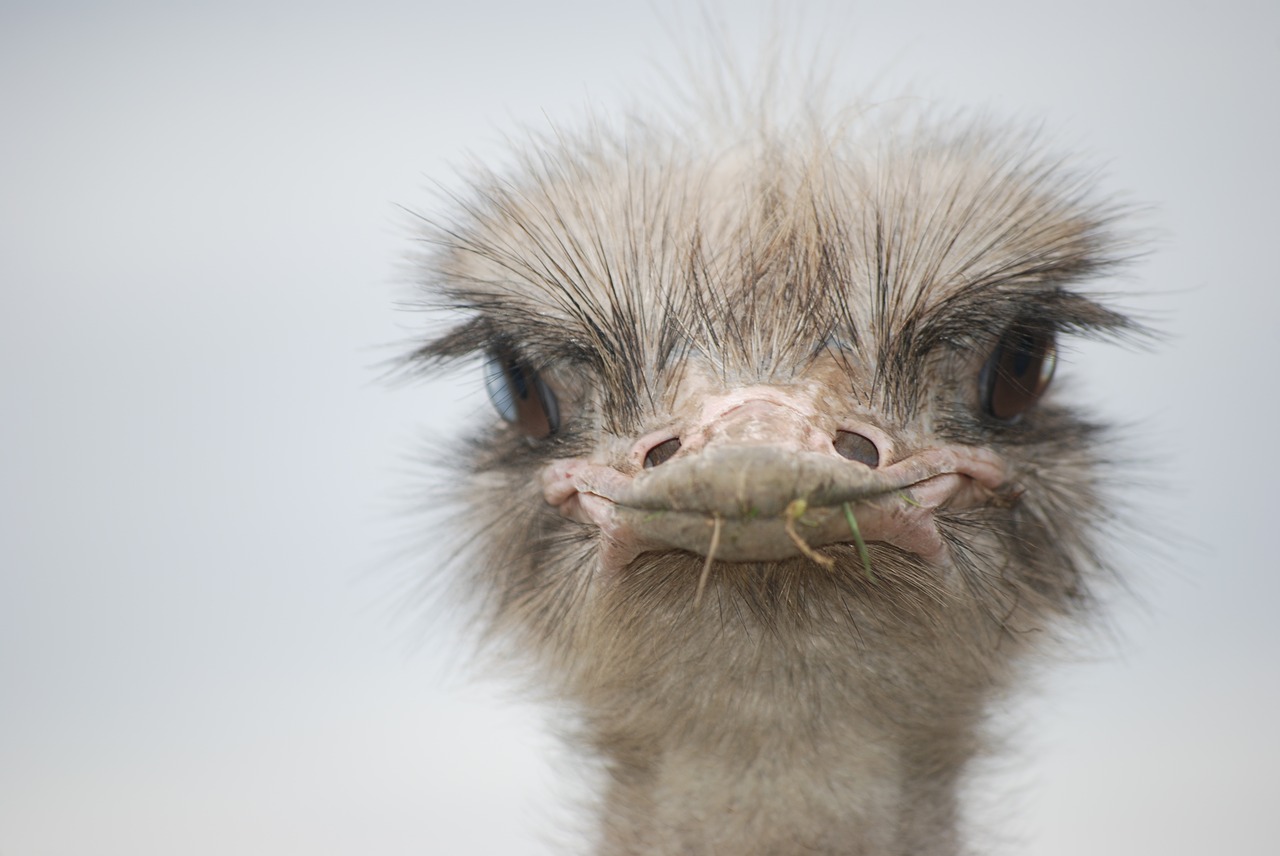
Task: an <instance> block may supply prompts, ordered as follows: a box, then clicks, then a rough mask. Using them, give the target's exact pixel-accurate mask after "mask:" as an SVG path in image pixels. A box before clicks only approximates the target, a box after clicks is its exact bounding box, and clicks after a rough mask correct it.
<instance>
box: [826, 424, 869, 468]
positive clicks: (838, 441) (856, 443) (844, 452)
mask: <svg viewBox="0 0 1280 856" xmlns="http://www.w3.org/2000/svg"><path fill="white" fill-rule="evenodd" d="M833 445H834V446H835V447H836V452H838V453H839V454H840V457H842V458H848V459H849V460H851V461H857V462H858V463H861V464H866V465H867V466H869V467H871V468H872V469H875V468H876V467H878V466H880V450H879V449H877V448H876V444H875V443H873V442H871V440H869V439H868V438H866V437H864V436H862V435H861V434H855V433H853V432H852V431H837V432H836V437H835V442H834V443H833Z"/></svg>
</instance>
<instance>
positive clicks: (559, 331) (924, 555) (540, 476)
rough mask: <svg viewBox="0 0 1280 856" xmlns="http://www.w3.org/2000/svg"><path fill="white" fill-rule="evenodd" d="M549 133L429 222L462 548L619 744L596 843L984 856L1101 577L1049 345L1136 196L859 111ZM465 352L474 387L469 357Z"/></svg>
mask: <svg viewBox="0 0 1280 856" xmlns="http://www.w3.org/2000/svg"><path fill="white" fill-rule="evenodd" d="M737 131H738V132H739V133H738V134H737V136H733V135H732V134H729V133H727V132H724V131H723V129H722V130H721V131H719V132H716V133H714V134H712V133H704V134H699V133H694V132H689V131H688V130H687V129H681V130H676V131H671V132H664V131H663V130H660V129H656V128H655V127H653V126H644V127H638V128H633V129H631V130H629V131H625V132H621V133H619V134H618V135H616V136H610V135H609V134H607V133H604V132H601V131H595V132H593V133H591V134H587V135H583V136H581V137H572V136H570V135H561V136H556V137H554V138H553V139H550V140H543V141H541V142H540V143H539V144H538V145H536V146H535V147H532V148H533V150H532V151H530V152H529V153H528V154H526V155H525V156H524V157H522V158H520V159H519V164H518V166H517V167H516V168H515V169H513V170H511V171H508V172H507V173H504V174H501V175H499V174H488V175H484V176H481V177H479V178H477V179H475V180H474V182H473V184H472V186H471V188H470V191H469V192H468V193H467V194H464V195H462V196H461V197H459V199H458V200H457V203H456V212H455V213H456V217H455V218H454V219H453V220H451V221H450V222H448V223H447V224H442V225H437V226H436V227H434V228H433V232H432V240H433V242H434V244H435V245H436V251H435V252H434V253H433V255H432V256H431V259H430V261H429V263H428V264H429V291H430V294H431V295H432V299H433V300H434V301H435V302H437V303H442V304H444V305H446V306H447V307H449V308H450V309H451V310H454V311H455V312H456V313H457V314H456V316H455V317H457V318H458V319H459V320H458V323H457V324H456V326H454V327H452V329H450V330H449V331H448V332H446V333H444V334H443V335H441V336H439V337H437V338H435V339H433V340H432V341H429V342H427V343H425V344H424V345H422V346H421V348H420V349H419V350H418V351H417V352H416V353H415V355H414V357H415V359H416V360H418V361H421V362H423V363H424V364H426V365H435V364H437V363H439V362H440V361H443V360H448V359H459V358H468V357H475V358H479V359H482V360H483V361H484V363H485V365H486V368H485V377H484V382H485V384H486V385H487V388H488V390H489V394H490V396H491V398H492V400H493V403H494V405H495V406H496V411H497V415H496V416H494V417H492V418H491V419H490V420H489V421H487V422H485V423H483V424H481V425H480V426H479V427H476V428H473V429H472V432H471V433H470V434H469V442H468V447H467V448H468V452H467V454H466V455H464V456H463V457H464V459H465V465H464V467H463V468H462V469H463V472H462V473H461V475H460V476H459V477H458V484H457V490H456V491H455V492H454V497H455V500H454V501H455V502H456V504H457V507H458V508H459V509H460V514H459V515H458V517H457V520H458V521H459V525H461V526H463V527H466V532H467V533H469V534H468V538H469V540H470V541H471V550H470V551H469V552H468V553H467V554H466V558H465V560H464V561H462V562H460V563H459V565H460V566H461V567H462V568H463V569H464V572H465V573H466V574H468V575H469V578H470V579H471V581H472V582H473V583H474V588H475V589H476V590H477V591H478V593H479V595H480V599H481V601H482V602H483V603H484V604H485V605H486V609H487V613H488V617H489V619H490V621H491V625H492V627H493V630H494V633H495V635H496V636H498V637H500V638H503V639H506V640H510V641H513V642H514V645H513V649H512V650H514V651H518V652H519V653H520V655H521V656H526V657H528V659H529V661H530V663H531V668H532V670H533V672H534V673H535V674H536V675H537V678H536V680H537V681H538V682H540V684H541V685H542V686H544V687H546V688H547V689H548V691H549V692H551V693H552V694H554V695H556V696H558V697H560V698H563V699H566V700H568V701H569V702H571V703H572V704H573V705H574V706H575V707H576V709H577V710H578V711H579V716H580V723H581V727H580V732H581V733H580V739H581V741H582V742H583V743H584V744H585V745H586V746H587V747H588V748H589V749H590V750H592V751H594V752H595V753H596V754H597V755H598V756H599V757H601V758H602V759H603V760H604V762H605V768H606V771H607V779H608V786H607V790H606V793H605V795H604V796H603V798H602V799H603V803H604V811H603V813H602V817H603V820H602V824H601V830H602V831H601V840H600V848H601V851H602V852H605V853H630V852H638V853H640V852H642V853H740V854H746V853H775V852H776V853H794V852H806V853H867V854H872V853H874V854H888V853H902V854H907V853H910V854H914V856H919V854H926V853H928V854H934V853H937V854H942V853H956V852H959V849H960V846H961V845H960V843H959V837H960V836H959V833H958V832H957V826H958V824H957V817H956V814H957V812H956V797H955V795H956V790H957V782H958V780H959V777H960V775H961V773H962V772H963V769H964V767H965V764H966V762H967V761H968V760H969V759H970V758H972V757H973V756H974V755H975V753H976V752H977V751H978V750H980V748H981V743H982V739H981V730H982V729H981V724H982V721H983V717H984V711H985V708H986V707H987V706H988V704H989V703H990V701H991V700H992V699H993V698H994V697H997V696H998V695H999V694H1000V693H1001V692H1002V691H1004V689H1005V688H1006V687H1007V686H1008V685H1009V682H1010V679H1011V677H1013V676H1014V674H1015V673H1016V671H1017V667H1018V666H1019V664H1020V663H1022V662H1023V661H1024V660H1025V659H1026V658H1025V654H1026V653H1027V652H1028V651H1029V650H1032V649H1033V648H1034V646H1035V644H1036V643H1037V641H1038V640H1040V639H1041V638H1043V636H1044V635H1045V634H1043V633H1042V632H1041V631H1042V630H1044V629H1045V628H1046V627H1048V626H1050V625H1051V623H1052V622H1053V621H1054V620H1055V619H1057V618H1059V617H1061V616H1064V615H1067V614H1070V613H1072V612H1073V611H1076V610H1077V608H1078V607H1079V606H1080V605H1081V604H1084V603H1086V602H1087V599H1088V598H1087V595H1088V586H1087V584H1088V580H1089V578H1090V576H1091V575H1092V574H1093V573H1094V572H1095V570H1096V565H1097V562H1096V558H1095V545H1094V543H1093V533H1094V532H1095V531H1096V530H1097V529H1098V528H1099V525H1100V523H1101V522H1103V520H1104V519H1105V511H1104V509H1103V507H1102V505H1101V503H1100V496H1099V494H1100V490H1099V481H1100V479H1101V473H1100V470H1099V457H1098V456H1099V452H1098V444H1097V440H1098V433H1099V429H1098V428H1097V427H1096V426H1095V425H1094V424H1092V423H1090V422H1089V421H1087V420H1086V419H1085V418H1082V417H1081V416H1080V415H1079V414H1078V413H1077V412H1076V411H1075V410H1074V409H1072V408H1071V407H1070V406H1068V404H1067V403H1065V402H1063V401H1060V400H1059V397H1058V394H1057V391H1056V390H1055V389H1054V388H1053V387H1052V386H1051V383H1050V381H1051V378H1052V375H1053V369H1054V364H1055V358H1056V355H1057V349H1058V347H1059V344H1060V342H1061V341H1062V340H1063V339H1064V338H1065V337H1069V336H1072V335H1077V334H1089V333H1098V332H1102V333H1106V332H1108V331H1110V332H1114V331H1117V330H1122V329H1124V328H1125V327H1126V326H1127V325H1128V321H1127V320H1126V319H1125V318H1124V317H1123V316H1122V315H1120V314H1117V312H1115V311H1113V310H1111V309H1108V308H1105V307H1104V306H1103V305H1102V304H1101V303H1099V302H1098V301H1097V300H1096V299H1094V298H1093V297H1091V296H1090V295H1088V294H1087V293H1086V292H1084V291H1083V290H1082V288H1083V287H1084V286H1085V284H1087V283H1089V282H1090V281H1092V280H1094V279H1096V278H1097V277H1098V276H1099V275H1101V274H1103V273H1106V272H1108V271H1109V270H1110V268H1111V267H1112V266H1113V265H1114V264H1115V263H1116V261H1117V260H1118V258H1119V256H1120V253H1121V250H1122V247H1121V245H1120V243H1119V242H1118V241H1117V240H1116V239H1115V238H1114V237H1113V235H1112V233H1111V226H1112V223H1111V221H1112V220H1113V219H1114V218H1113V213H1114V212H1113V211H1112V209H1110V208H1108V207H1106V206H1100V205H1098V204H1097V203H1096V202H1094V201H1091V197H1090V194H1089V192H1088V188H1087V183H1088V182H1087V180H1086V179H1085V178H1084V177H1082V176H1081V175H1079V174H1077V173H1075V172H1072V171H1070V170H1068V169H1065V168H1063V167H1062V166H1061V165H1060V164H1056V163H1055V162H1052V161H1050V160H1048V159H1046V158H1044V157H1042V156H1041V155H1040V154H1038V153H1036V149H1035V147H1034V145H1032V144H1031V141H1030V140H1029V139H1028V138H1027V137H1025V136H1020V135H1013V136H1010V137H1006V136H1002V135H1000V134H998V133H993V132H989V131H984V130H982V129H978V128H974V127H967V128H965V129H963V130H961V131H960V132H958V133H948V132H945V131H939V130H930V129H928V128H922V127H915V128H912V129H910V130H907V129H904V127H903V126H901V125H893V126H890V127H889V128H887V129H885V128H881V129H876V128H874V127H872V126H871V123H870V121H869V120H866V119H865V118H855V119H853V120H849V121H845V122H830V123H825V124H824V123H821V122H817V121H812V122H806V123H799V124H798V125H787V126H786V127H781V126H770V125H769V124H768V123H766V122H763V121H761V122H754V123H742V126H740V127H738V128H737ZM479 382H480V381H479V379H477V383H479Z"/></svg>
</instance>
